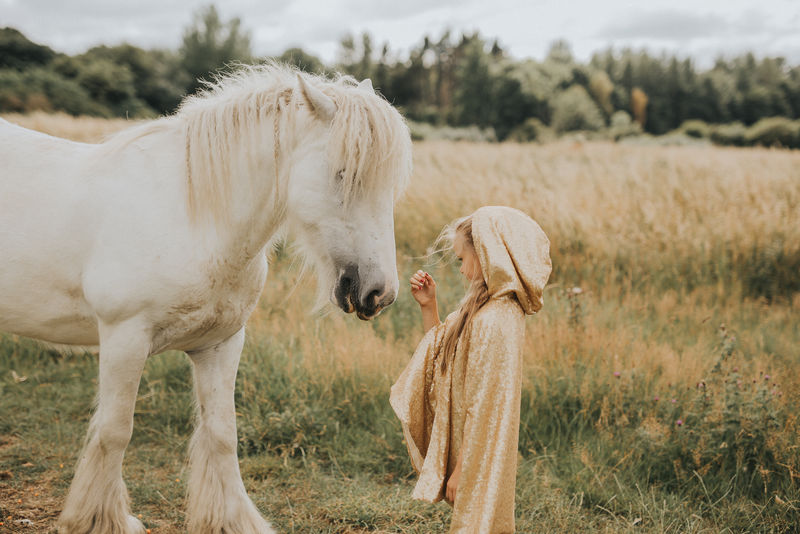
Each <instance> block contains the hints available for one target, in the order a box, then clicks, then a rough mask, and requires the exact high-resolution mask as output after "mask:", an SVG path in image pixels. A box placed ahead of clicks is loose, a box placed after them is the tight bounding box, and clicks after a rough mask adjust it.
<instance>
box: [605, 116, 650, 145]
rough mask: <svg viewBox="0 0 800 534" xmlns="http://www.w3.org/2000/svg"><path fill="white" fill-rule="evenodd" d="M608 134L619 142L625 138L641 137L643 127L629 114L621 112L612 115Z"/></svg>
mask: <svg viewBox="0 0 800 534" xmlns="http://www.w3.org/2000/svg"><path fill="white" fill-rule="evenodd" d="M608 133H609V135H610V136H611V137H612V138H613V139H614V140H615V141H619V140H620V139H623V138H625V137H631V136H634V135H641V133H642V127H641V126H640V125H639V123H638V122H634V121H633V119H631V116H630V115H629V114H628V112H626V111H621V110H620V111H617V112H615V113H614V114H613V115H611V125H610V127H609V129H608Z"/></svg>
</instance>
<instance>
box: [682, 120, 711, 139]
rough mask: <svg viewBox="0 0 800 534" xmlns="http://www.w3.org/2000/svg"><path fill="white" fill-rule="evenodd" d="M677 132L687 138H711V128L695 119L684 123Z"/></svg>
mask: <svg viewBox="0 0 800 534" xmlns="http://www.w3.org/2000/svg"><path fill="white" fill-rule="evenodd" d="M678 130H679V131H681V132H683V133H685V134H686V135H688V136H689V137H695V138H697V139H708V138H709V137H711V127H710V126H709V125H708V124H706V123H705V122H704V121H701V120H697V119H692V120H688V121H684V123H683V124H681V126H680V128H678Z"/></svg>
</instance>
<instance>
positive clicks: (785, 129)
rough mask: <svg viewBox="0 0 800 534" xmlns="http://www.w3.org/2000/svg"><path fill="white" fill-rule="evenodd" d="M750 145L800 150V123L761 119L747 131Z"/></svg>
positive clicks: (779, 119) (782, 118) (783, 119)
mask: <svg viewBox="0 0 800 534" xmlns="http://www.w3.org/2000/svg"><path fill="white" fill-rule="evenodd" d="M746 139H747V142H748V144H751V145H761V146H767V147H772V146H774V147H783V148H800V121H792V120H790V119H787V118H785V117H771V118H769V119H761V120H760V121H758V122H757V123H755V124H754V125H753V126H751V127H750V129H749V130H748V131H747V136H746Z"/></svg>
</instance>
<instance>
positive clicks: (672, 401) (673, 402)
mask: <svg viewBox="0 0 800 534" xmlns="http://www.w3.org/2000/svg"><path fill="white" fill-rule="evenodd" d="M670 402H671V403H672V404H675V403H676V402H678V401H677V400H675V399H672V400H670Z"/></svg>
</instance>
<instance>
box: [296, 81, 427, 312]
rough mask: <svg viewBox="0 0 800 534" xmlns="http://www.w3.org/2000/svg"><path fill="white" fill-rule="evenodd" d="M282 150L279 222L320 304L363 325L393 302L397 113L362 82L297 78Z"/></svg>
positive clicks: (401, 155) (406, 151)
mask: <svg viewBox="0 0 800 534" xmlns="http://www.w3.org/2000/svg"><path fill="white" fill-rule="evenodd" d="M297 79H298V87H297V90H296V91H295V97H294V100H295V103H296V104H297V109H298V115H299V116H298V117H297V119H296V121H295V123H294V126H293V135H291V136H290V137H291V139H292V145H293V146H292V147H291V148H290V153H291V156H290V157H291V162H289V166H288V168H289V173H290V177H289V179H288V191H287V220H288V223H289V230H290V232H291V234H292V237H293V238H294V240H295V241H296V242H297V244H298V245H299V246H300V248H301V250H302V251H303V252H304V253H305V254H306V256H307V257H308V258H309V259H310V260H311V263H312V264H313V265H314V267H315V270H316V272H317V273H318V278H319V284H320V291H321V295H323V298H324V297H325V296H329V297H330V300H331V301H332V302H333V303H334V304H335V305H337V306H339V307H340V308H341V309H342V310H344V311H345V312H346V313H351V312H353V311H355V312H356V314H357V315H358V317H359V318H361V319H364V320H367V319H371V318H372V317H374V316H375V315H377V314H378V313H379V312H380V311H381V310H382V309H383V308H385V307H386V306H388V305H390V304H391V303H392V302H394V299H395V297H396V296H397V290H398V286H399V283H398V279H397V264H396V257H395V242H394V201H395V198H396V196H397V194H398V193H399V191H401V190H402V188H403V187H404V186H405V183H406V182H407V180H408V177H409V175H410V173H411V140H410V135H409V132H408V128H407V126H406V125H405V122H404V121H403V119H402V117H401V116H400V114H399V113H398V112H397V111H396V110H395V109H394V108H392V107H391V106H390V105H389V103H388V102H386V101H385V100H384V99H383V98H381V97H380V96H378V95H377V94H375V92H374V91H373V90H372V84H371V83H370V82H369V81H368V80H365V81H364V82H362V83H360V84H358V85H356V84H355V83H353V82H352V81H348V80H347V79H344V80H340V81H339V82H337V83H331V82H320V81H318V80H315V79H313V78H308V79H305V78H304V76H303V75H298V77H297Z"/></svg>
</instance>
